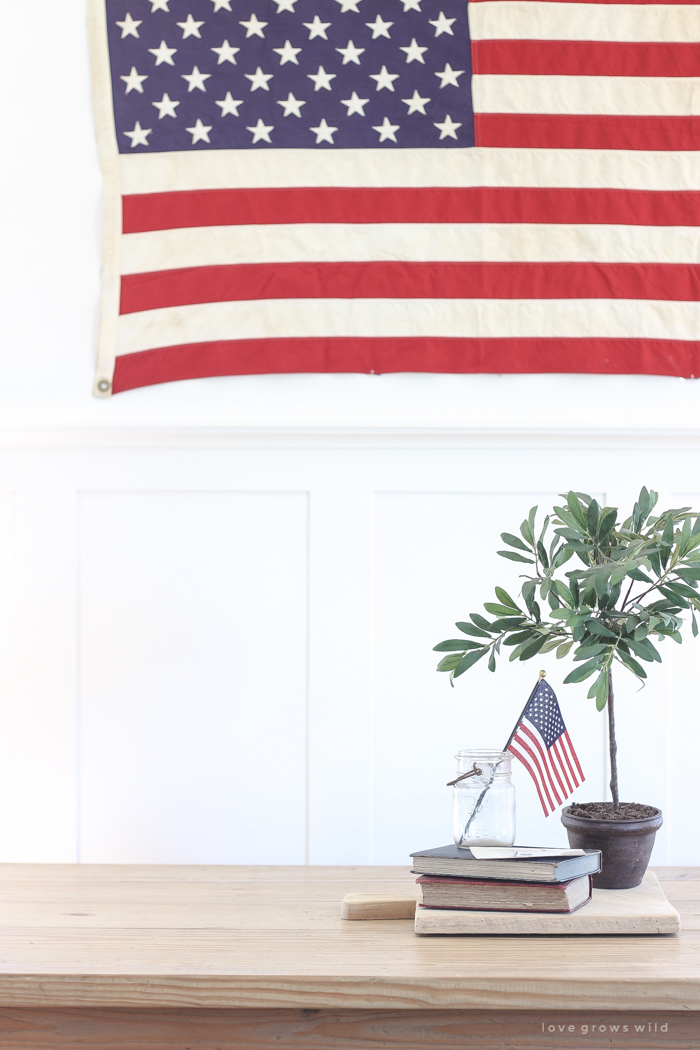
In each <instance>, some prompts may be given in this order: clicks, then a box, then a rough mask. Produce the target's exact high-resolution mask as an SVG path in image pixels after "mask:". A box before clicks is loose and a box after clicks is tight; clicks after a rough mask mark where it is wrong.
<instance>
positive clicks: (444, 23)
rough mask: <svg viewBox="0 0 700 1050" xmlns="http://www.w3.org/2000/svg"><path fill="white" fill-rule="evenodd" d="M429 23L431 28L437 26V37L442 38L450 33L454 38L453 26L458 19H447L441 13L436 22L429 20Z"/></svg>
mask: <svg viewBox="0 0 700 1050" xmlns="http://www.w3.org/2000/svg"><path fill="white" fill-rule="evenodd" d="M428 21H429V22H430V24H431V26H435V36H441V35H442V34H443V33H449V34H450V36H454V33H453V32H452V26H453V25H454V23H455V22H456V21H457V19H456V18H446V17H445V15H444V13H443V12H442V11H441V12H440V14H439V15H438V16H437V18H436V19H435V20H433V19H432V18H429V19H428Z"/></svg>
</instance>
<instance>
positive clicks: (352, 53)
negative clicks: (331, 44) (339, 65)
mask: <svg viewBox="0 0 700 1050" xmlns="http://www.w3.org/2000/svg"><path fill="white" fill-rule="evenodd" d="M336 51H338V52H339V54H341V55H342V56H343V65H344V66H347V64H348V62H354V63H355V65H356V66H359V65H360V59H359V56H360V55H364V53H365V49H364V47H355V45H354V44H353V42H352V40H348V44H347V47H337V48H336Z"/></svg>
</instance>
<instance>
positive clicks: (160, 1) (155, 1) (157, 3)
mask: <svg viewBox="0 0 700 1050" xmlns="http://www.w3.org/2000/svg"><path fill="white" fill-rule="evenodd" d="M169 2H170V0H151V14H153V12H154V11H167V12H168V14H170V8H169V7H168V4H169Z"/></svg>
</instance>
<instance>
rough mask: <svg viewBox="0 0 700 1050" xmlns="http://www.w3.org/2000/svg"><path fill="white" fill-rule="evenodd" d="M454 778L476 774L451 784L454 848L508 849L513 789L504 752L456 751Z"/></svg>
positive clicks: (512, 837) (512, 836)
mask: <svg viewBox="0 0 700 1050" xmlns="http://www.w3.org/2000/svg"><path fill="white" fill-rule="evenodd" d="M455 758H456V759H457V765H458V769H459V773H458V775H459V776H461V775H462V774H463V773H469V772H470V771H471V770H472V769H473V768H474V766H476V768H477V770H479V772H478V773H476V774H475V775H473V776H470V777H467V778H466V779H465V780H460V781H459V783H458V784H455V785H454V789H453V790H454V839H455V842H456V844H457V845H458V846H462V847H464V849H468V848H469V847H470V846H512V845H513V843H514V842H515V786H514V785H513V784H512V783H511V779H510V777H511V769H510V764H511V760H512V756H511V755H510V754H509V753H508V752H507V751H459V752H458V753H457V754H456V755H455Z"/></svg>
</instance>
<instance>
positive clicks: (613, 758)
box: [608, 669, 620, 813]
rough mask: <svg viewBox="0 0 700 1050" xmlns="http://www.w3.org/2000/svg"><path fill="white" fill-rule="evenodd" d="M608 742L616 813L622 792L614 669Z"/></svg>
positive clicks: (610, 685)
mask: <svg viewBox="0 0 700 1050" xmlns="http://www.w3.org/2000/svg"><path fill="white" fill-rule="evenodd" d="M608 743H609V745H610V791H611V793H612V799H613V806H614V809H615V812H616V813H619V811H620V792H619V790H618V786H617V740H616V738H615V694H614V693H613V681H612V669H610V670H609V671H608Z"/></svg>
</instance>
